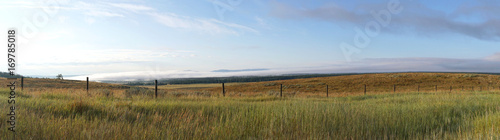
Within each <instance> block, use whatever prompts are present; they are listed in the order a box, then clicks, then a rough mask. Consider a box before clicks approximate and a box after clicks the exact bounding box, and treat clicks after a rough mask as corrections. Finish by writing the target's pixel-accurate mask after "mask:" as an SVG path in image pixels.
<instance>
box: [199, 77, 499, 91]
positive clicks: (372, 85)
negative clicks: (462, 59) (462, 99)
mask: <svg viewBox="0 0 500 140" xmlns="http://www.w3.org/2000/svg"><path fill="white" fill-rule="evenodd" d="M281 84H283V93H284V94H288V95H290V94H292V95H306V96H326V85H328V86H329V93H330V95H331V96H347V95H359V94H364V85H366V88H367V94H385V93H391V92H394V85H396V92H417V90H419V91H420V92H423V91H426V92H433V91H435V89H436V87H435V86H436V85H437V89H438V91H439V92H445V91H450V86H451V88H452V91H453V92H459V91H462V87H463V90H464V91H472V89H473V90H474V91H480V90H482V91H486V90H499V88H500V76H499V75H487V74H454V73H384V74H363V75H348V76H333V77H320V78H307V79H294V80H281V81H270V82H255V83H247V84H238V85H229V86H226V92H228V93H233V94H259V93H263V94H277V93H279V92H280V85H281ZM419 87H420V88H419ZM203 90H204V91H207V92H213V93H221V92H222V88H221V87H215V88H211V89H203Z"/></svg>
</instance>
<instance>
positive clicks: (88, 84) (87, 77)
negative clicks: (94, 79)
mask: <svg viewBox="0 0 500 140" xmlns="http://www.w3.org/2000/svg"><path fill="white" fill-rule="evenodd" d="M87 92H89V77H87Z"/></svg>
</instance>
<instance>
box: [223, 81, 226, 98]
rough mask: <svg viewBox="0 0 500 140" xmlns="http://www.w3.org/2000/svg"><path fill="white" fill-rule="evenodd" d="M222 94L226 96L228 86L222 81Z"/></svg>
mask: <svg viewBox="0 0 500 140" xmlns="http://www.w3.org/2000/svg"><path fill="white" fill-rule="evenodd" d="M222 96H223V97H226V88H225V87H224V83H222Z"/></svg>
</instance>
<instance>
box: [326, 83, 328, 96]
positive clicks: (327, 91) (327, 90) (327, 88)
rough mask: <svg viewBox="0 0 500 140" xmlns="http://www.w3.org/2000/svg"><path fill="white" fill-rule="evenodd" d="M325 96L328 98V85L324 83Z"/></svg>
mask: <svg viewBox="0 0 500 140" xmlns="http://www.w3.org/2000/svg"><path fill="white" fill-rule="evenodd" d="M326 97H327V98H328V85H326Z"/></svg>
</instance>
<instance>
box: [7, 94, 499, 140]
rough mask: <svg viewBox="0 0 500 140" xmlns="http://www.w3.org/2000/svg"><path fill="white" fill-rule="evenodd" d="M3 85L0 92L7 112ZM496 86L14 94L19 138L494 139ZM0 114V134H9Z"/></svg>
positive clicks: (497, 126) (496, 116) (497, 106)
mask: <svg viewBox="0 0 500 140" xmlns="http://www.w3.org/2000/svg"><path fill="white" fill-rule="evenodd" d="M7 94H8V90H6V89H3V90H1V91H0V101H1V102H0V113H1V114H6V113H7V109H8V107H9V105H8V104H7V102H6V100H7ZM498 101H500V95H498V94H496V93H487V92H478V93H460V94H458V93H457V94H449V93H402V94H384V95H368V96H351V97H338V98H277V97H274V96H261V97H245V98H222V97H196V96H191V97H177V98H160V99H152V98H151V97H149V96H131V97H127V98H125V97H121V98H120V97H105V96H87V95H73V94H71V93H68V95H60V94H54V95H52V94H44V95H43V96H30V95H29V94H26V95H24V96H21V97H18V98H17V110H16V111H17V112H16V113H17V114H18V115H17V128H16V129H17V133H16V135H17V136H16V137H17V138H18V139H499V138H500V129H499V125H500V124H499V122H500V112H499V111H500V103H499V102H498ZM6 117H7V116H6V115H0V120H1V121H0V134H1V135H0V139H10V138H11V137H12V134H11V133H10V132H9V131H7V126H6V125H7V124H6V120H7V118H6Z"/></svg>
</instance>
